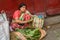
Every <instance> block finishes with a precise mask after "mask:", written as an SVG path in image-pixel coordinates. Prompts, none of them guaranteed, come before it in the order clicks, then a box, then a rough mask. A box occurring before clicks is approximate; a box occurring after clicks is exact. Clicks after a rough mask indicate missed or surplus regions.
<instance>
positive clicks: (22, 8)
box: [12, 3, 31, 29]
mask: <svg viewBox="0 0 60 40" xmlns="http://www.w3.org/2000/svg"><path fill="white" fill-rule="evenodd" d="M26 8H27V6H26V4H23V3H21V4H20V5H19V9H18V10H16V11H15V12H14V14H13V21H12V28H13V29H14V28H23V27H25V26H27V25H28V24H27V22H28V20H25V21H22V20H24V18H23V16H24V14H28V15H29V16H30V17H31V14H30V12H29V11H28V10H27V9H26ZM24 17H25V16H24ZM21 19H22V20H21ZM28 19H29V18H28ZM16 26H17V27H16Z"/></svg>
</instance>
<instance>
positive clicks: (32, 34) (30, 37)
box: [16, 28, 41, 40]
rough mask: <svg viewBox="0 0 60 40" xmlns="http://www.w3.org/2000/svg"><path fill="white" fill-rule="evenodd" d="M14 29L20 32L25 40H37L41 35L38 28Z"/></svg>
mask: <svg viewBox="0 0 60 40" xmlns="http://www.w3.org/2000/svg"><path fill="white" fill-rule="evenodd" d="M16 31H17V32H20V33H22V34H23V35H24V36H25V37H26V39H27V40H39V38H40V37H41V32H40V31H39V28H36V29H30V28H25V29H16Z"/></svg>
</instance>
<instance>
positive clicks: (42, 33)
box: [13, 29, 46, 40]
mask: <svg viewBox="0 0 60 40" xmlns="http://www.w3.org/2000/svg"><path fill="white" fill-rule="evenodd" d="M40 32H41V37H40V38H39V40H41V39H42V38H44V37H45V36H46V32H45V30H43V29H40ZM13 34H15V35H16V36H18V37H19V39H21V40H27V39H26V38H25V37H24V36H23V35H22V34H21V33H20V32H13ZM22 37H23V38H22Z"/></svg>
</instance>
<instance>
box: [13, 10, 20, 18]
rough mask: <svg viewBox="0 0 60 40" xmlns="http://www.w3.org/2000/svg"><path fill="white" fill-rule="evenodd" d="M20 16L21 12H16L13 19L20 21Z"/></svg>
mask: <svg viewBox="0 0 60 40" xmlns="http://www.w3.org/2000/svg"><path fill="white" fill-rule="evenodd" d="M20 15H21V13H20V10H17V11H15V12H14V14H13V19H18V18H19V17H20Z"/></svg>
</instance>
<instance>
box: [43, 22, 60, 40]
mask: <svg viewBox="0 0 60 40" xmlns="http://www.w3.org/2000/svg"><path fill="white" fill-rule="evenodd" d="M46 32H47V35H46V37H45V38H43V40H60V23H58V24H55V25H51V26H50V28H49V29H46Z"/></svg>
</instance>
